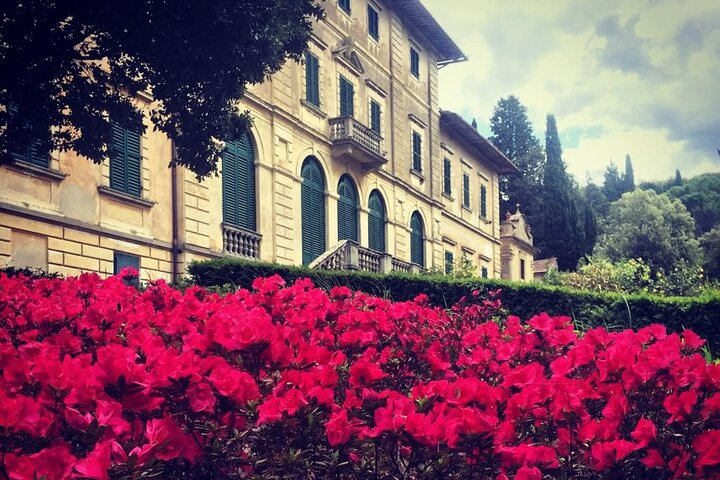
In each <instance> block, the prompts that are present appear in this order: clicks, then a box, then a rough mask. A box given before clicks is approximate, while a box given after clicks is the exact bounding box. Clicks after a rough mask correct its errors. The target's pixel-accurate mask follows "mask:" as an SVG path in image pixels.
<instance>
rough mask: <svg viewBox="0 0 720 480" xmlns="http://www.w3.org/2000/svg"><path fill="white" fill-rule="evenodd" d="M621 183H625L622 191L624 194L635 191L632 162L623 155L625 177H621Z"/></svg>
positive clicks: (628, 157)
mask: <svg viewBox="0 0 720 480" xmlns="http://www.w3.org/2000/svg"><path fill="white" fill-rule="evenodd" d="M623 181H624V182H623V183H625V188H624V190H625V191H626V192H632V191H634V190H635V173H634V172H633V166H632V160H630V155H627V154H626V155H625V175H624V176H623Z"/></svg>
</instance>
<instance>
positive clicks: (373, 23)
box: [368, 5, 380, 40]
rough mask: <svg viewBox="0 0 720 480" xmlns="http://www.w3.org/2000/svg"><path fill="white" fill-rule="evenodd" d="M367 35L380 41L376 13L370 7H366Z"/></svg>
mask: <svg viewBox="0 0 720 480" xmlns="http://www.w3.org/2000/svg"><path fill="white" fill-rule="evenodd" d="M368 33H369V34H370V36H371V37H372V38H374V39H375V40H379V39H380V28H379V16H378V12H377V10H375V9H374V8H373V7H371V6H370V5H368Z"/></svg>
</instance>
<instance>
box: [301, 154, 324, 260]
mask: <svg viewBox="0 0 720 480" xmlns="http://www.w3.org/2000/svg"><path fill="white" fill-rule="evenodd" d="M301 175H302V179H303V182H302V187H301V192H300V197H301V203H302V204H301V208H302V261H303V265H307V264H309V263H311V262H312V261H313V260H315V259H316V258H317V257H319V256H320V255H321V254H322V253H323V252H325V176H324V175H323V173H322V168H321V167H320V164H319V163H318V161H317V160H316V159H315V157H307V158H306V159H305V163H303V166H302V171H301Z"/></svg>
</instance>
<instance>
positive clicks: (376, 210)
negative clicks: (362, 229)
mask: <svg viewBox="0 0 720 480" xmlns="http://www.w3.org/2000/svg"><path fill="white" fill-rule="evenodd" d="M368 246H369V247H370V248H371V249H372V250H375V251H376V252H383V253H384V252H385V202H384V201H383V198H382V195H381V194H380V192H379V191H378V190H373V191H372V193H370V198H369V199H368Z"/></svg>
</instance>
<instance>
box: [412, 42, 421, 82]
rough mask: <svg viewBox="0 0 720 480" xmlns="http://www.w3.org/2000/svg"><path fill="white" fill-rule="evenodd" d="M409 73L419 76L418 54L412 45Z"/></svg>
mask: <svg viewBox="0 0 720 480" xmlns="http://www.w3.org/2000/svg"><path fill="white" fill-rule="evenodd" d="M410 73H412V74H413V76H414V77H415V78H420V54H419V53H418V51H417V50H415V49H414V48H413V47H410Z"/></svg>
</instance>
